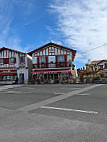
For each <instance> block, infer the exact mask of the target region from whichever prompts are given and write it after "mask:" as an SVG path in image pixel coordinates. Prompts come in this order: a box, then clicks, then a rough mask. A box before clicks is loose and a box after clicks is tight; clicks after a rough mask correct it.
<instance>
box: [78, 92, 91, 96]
mask: <svg viewBox="0 0 107 142" xmlns="http://www.w3.org/2000/svg"><path fill="white" fill-rule="evenodd" d="M89 95H90V94H89V93H86V94H77V96H89Z"/></svg>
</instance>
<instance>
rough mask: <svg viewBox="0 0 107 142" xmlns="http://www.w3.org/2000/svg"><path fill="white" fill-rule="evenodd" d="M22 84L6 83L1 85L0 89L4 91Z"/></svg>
mask: <svg viewBox="0 0 107 142" xmlns="http://www.w3.org/2000/svg"><path fill="white" fill-rule="evenodd" d="M21 86H22V85H19V84H18V85H6V86H3V87H0V91H4V90H7V89H12V88H15V87H21Z"/></svg>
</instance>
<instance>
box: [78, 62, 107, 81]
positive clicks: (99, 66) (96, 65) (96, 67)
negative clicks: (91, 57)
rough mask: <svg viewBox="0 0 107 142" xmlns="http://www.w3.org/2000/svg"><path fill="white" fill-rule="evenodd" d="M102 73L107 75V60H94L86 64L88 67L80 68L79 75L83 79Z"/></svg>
mask: <svg viewBox="0 0 107 142" xmlns="http://www.w3.org/2000/svg"><path fill="white" fill-rule="evenodd" d="M101 73H102V74H103V75H105V77H107V60H97V61H92V62H90V63H88V64H86V67H84V68H82V69H78V75H79V77H80V79H82V80H84V78H95V77H97V76H99V74H101Z"/></svg>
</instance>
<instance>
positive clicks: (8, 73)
mask: <svg viewBox="0 0 107 142" xmlns="http://www.w3.org/2000/svg"><path fill="white" fill-rule="evenodd" d="M14 74H17V72H2V73H0V75H14Z"/></svg>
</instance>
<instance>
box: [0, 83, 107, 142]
mask: <svg viewBox="0 0 107 142" xmlns="http://www.w3.org/2000/svg"><path fill="white" fill-rule="evenodd" d="M106 141H107V85H91V84H86V85H82V84H72V85H22V86H17V87H12V88H11V87H7V89H6V88H5V90H1V91H0V142H106Z"/></svg>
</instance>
